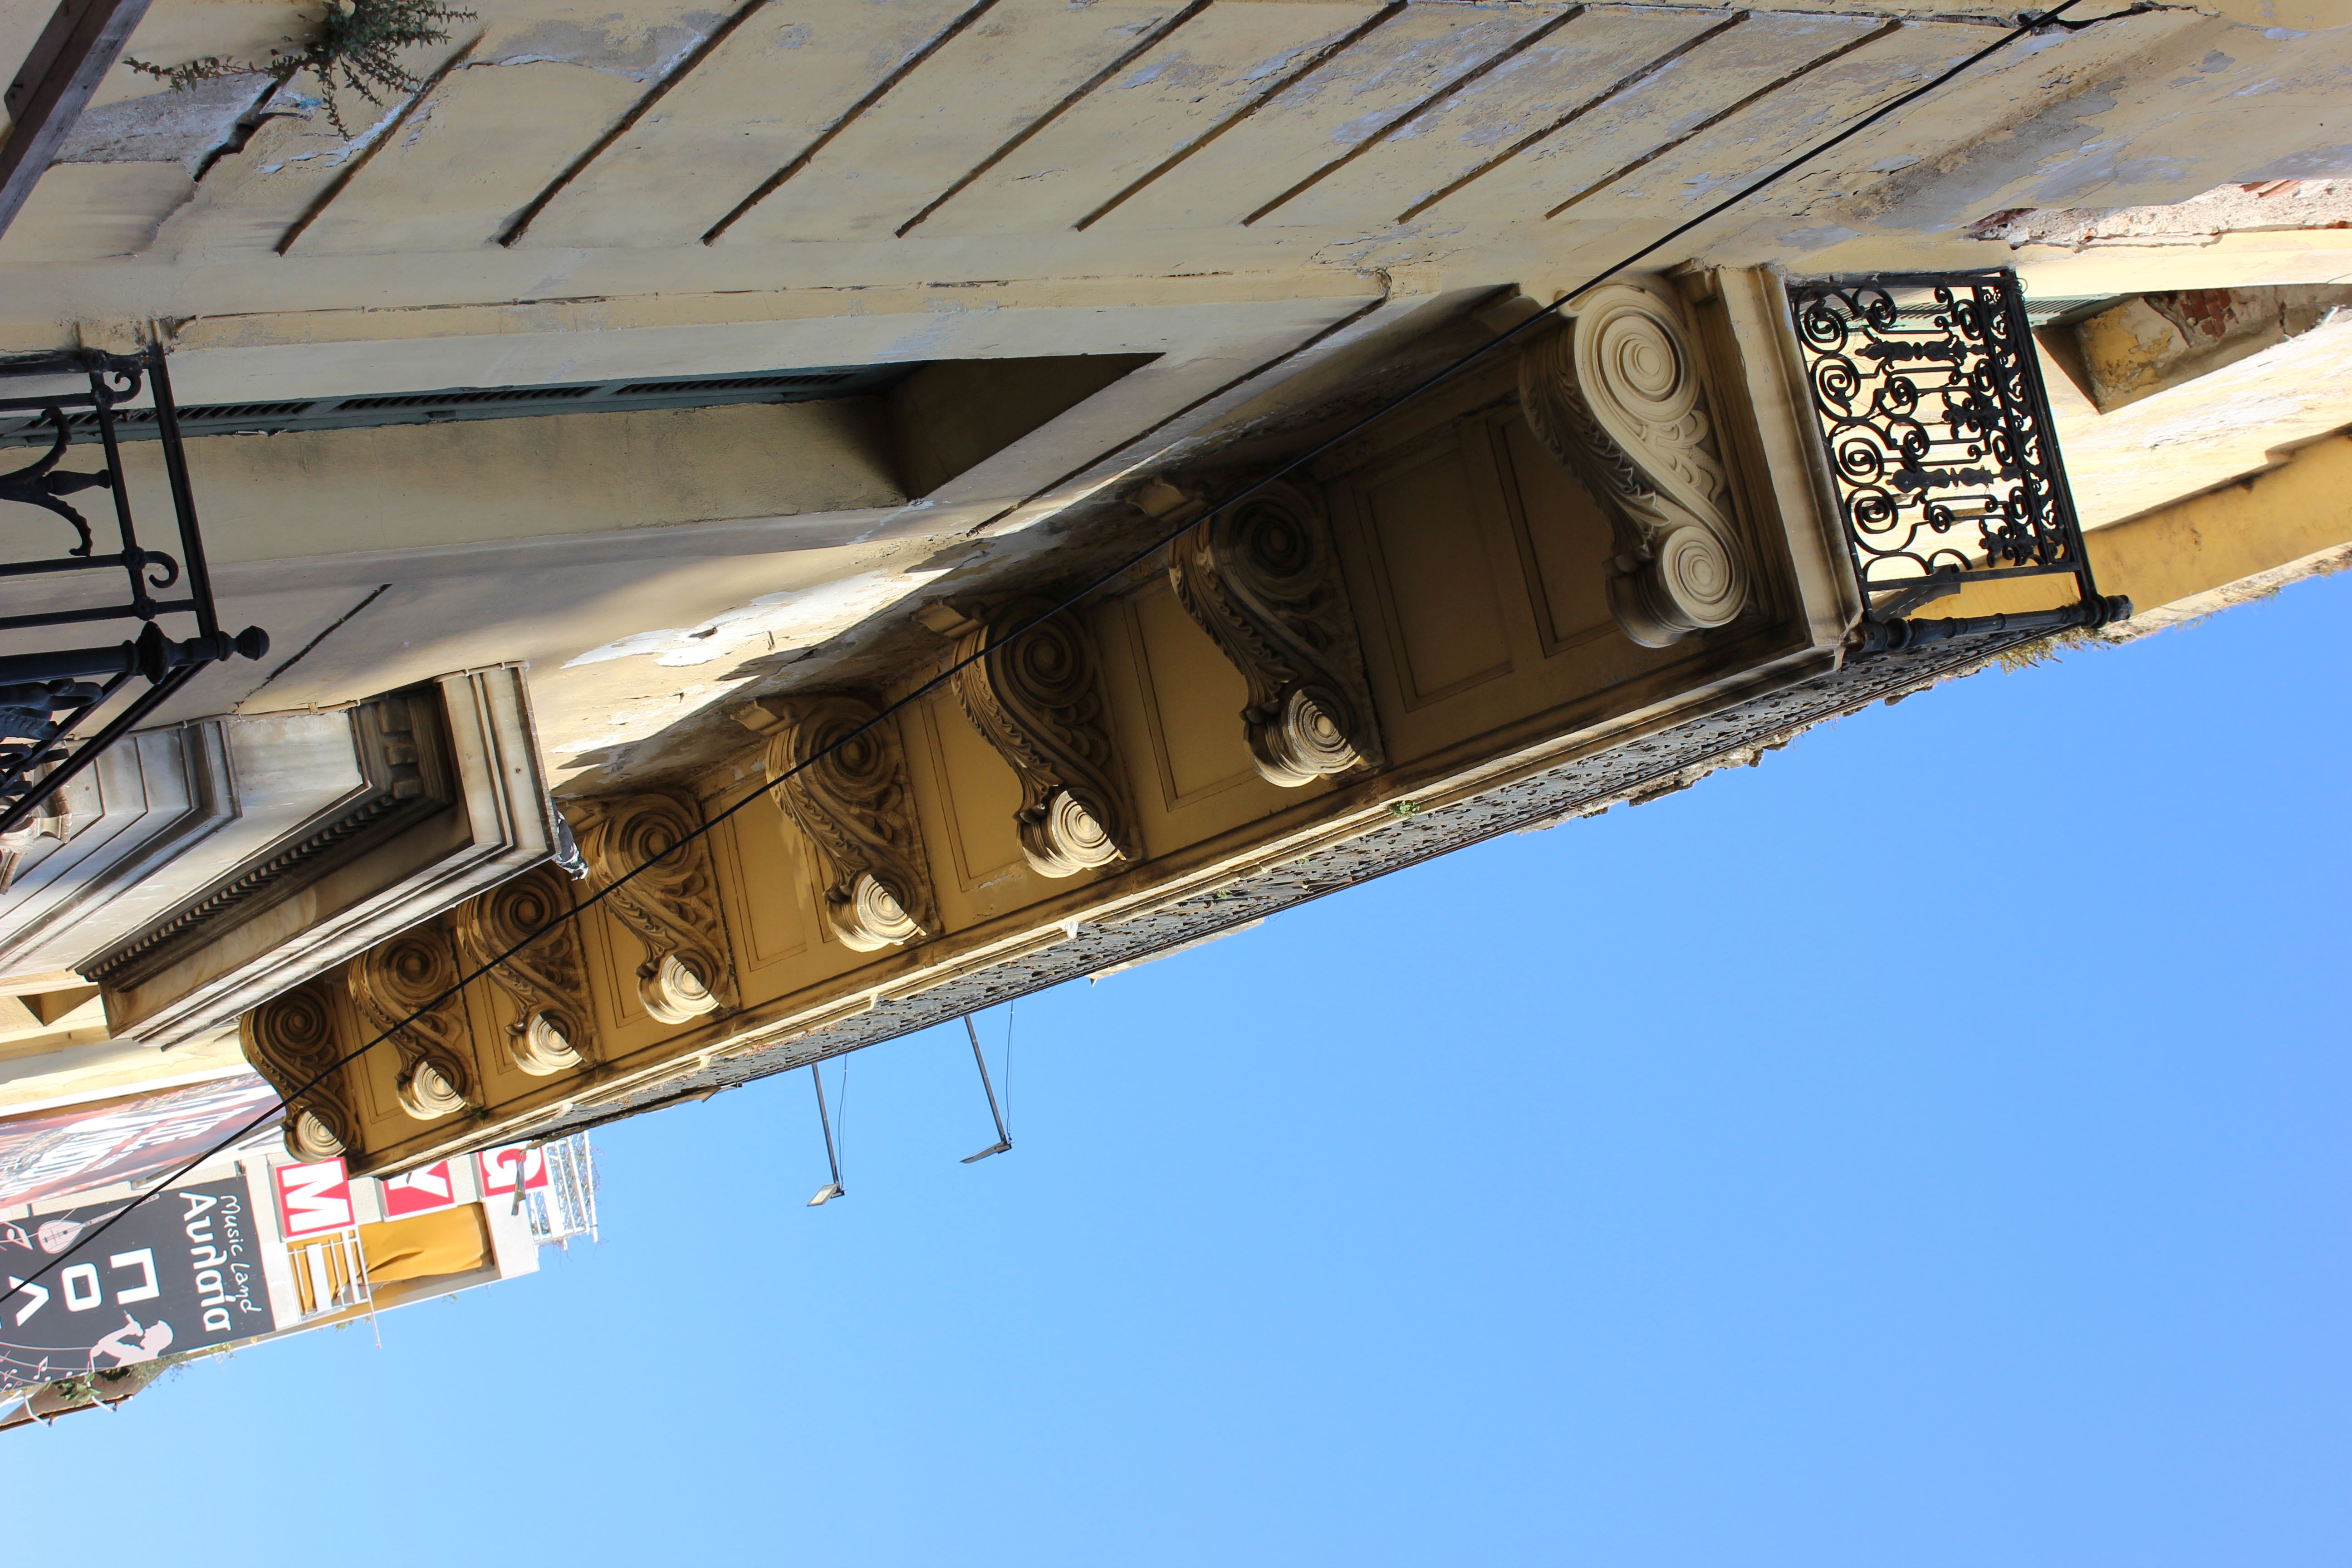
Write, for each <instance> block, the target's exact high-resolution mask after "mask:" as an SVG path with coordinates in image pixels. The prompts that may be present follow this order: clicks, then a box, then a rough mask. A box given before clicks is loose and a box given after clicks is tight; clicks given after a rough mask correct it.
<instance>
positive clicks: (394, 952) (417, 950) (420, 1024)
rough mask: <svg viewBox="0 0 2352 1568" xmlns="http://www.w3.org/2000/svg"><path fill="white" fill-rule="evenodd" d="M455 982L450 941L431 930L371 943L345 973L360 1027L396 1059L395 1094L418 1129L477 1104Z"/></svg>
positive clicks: (461, 1003)
mask: <svg viewBox="0 0 2352 1568" xmlns="http://www.w3.org/2000/svg"><path fill="white" fill-rule="evenodd" d="M457 974H458V970H457V954H456V953H454V952H451V951H450V949H449V939H448V937H447V935H446V933H444V932H443V931H440V930H439V929H438V928H437V927H434V926H429V925H428V926H419V927H417V928H415V929H414V930H411V931H402V932H401V933H400V934H399V935H398V936H395V937H392V938H390V939H389V940H387V941H384V942H378V943H376V944H375V945H374V946H373V947H372V948H370V949H368V950H367V951H366V952H363V953H362V954H360V955H359V957H357V958H355V959H353V960H352V962H351V963H350V964H349V965H348V966H347V967H346V968H345V969H344V971H343V980H344V983H345V984H347V985H348V986H349V987H350V988H351V994H352V1004H353V1005H356V1006H357V1007H358V1009H359V1015H360V1023H361V1024H362V1026H364V1027H365V1028H366V1029H367V1030H368V1032H369V1033H370V1034H371V1035H377V1034H382V1035H388V1036H389V1037H390V1039H391V1044H392V1047H393V1048H394V1050H396V1051H398V1052H399V1053H400V1076H399V1078H398V1079H396V1080H394V1087H395V1088H396V1089H397V1091H398V1093H399V1095H400V1106H401V1109H402V1110H405V1111H407V1112H408V1114H409V1115H411V1116H413V1117H415V1119H416V1120H417V1121H437V1120H438V1119H440V1118H441V1117H444V1116H448V1115H451V1114H453V1113H455V1112H457V1111H459V1110H464V1109H466V1107H467V1106H468V1105H471V1104H476V1103H478V1095H477V1092H476V1089H475V1086H474V1075H473V1072H472V1070H471V1068H470V1067H469V1065H468V1063H467V1058H468V1057H470V1056H471V1055H472V1052H471V1050H470V1049H469V1048H468V1041H467V1027H466V1010H465V1003H464V1000H463V999H462V998H461V997H459V996H457V994H455V993H456V990H457ZM445 993H448V994H446V995H445Z"/></svg>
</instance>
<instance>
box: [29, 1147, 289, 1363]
mask: <svg viewBox="0 0 2352 1568" xmlns="http://www.w3.org/2000/svg"><path fill="white" fill-rule="evenodd" d="M116 1215H121V1218H120V1220H118V1221H117V1223H115V1224H113V1225H111V1226H106V1228H105V1230H104V1231H103V1232H102V1233H101V1232H100V1229H99V1227H100V1226H104V1225H105V1224H106V1221H107V1220H109V1219H111V1218H114V1216H116ZM262 1245H263V1244H262V1240H261V1236H260V1232H259V1231H258V1229H257V1227H256V1226H255V1225H254V1223H253V1201H252V1199H251V1197H250V1196H249V1195H248V1194H247V1190H246V1184H245V1180H244V1178H243V1177H241V1176H226V1177H223V1178H221V1179H220V1180H217V1181H209V1182H194V1183H190V1184H187V1185H185V1186H180V1187H173V1188H172V1189H170V1190H169V1191H167V1192H161V1193H157V1194H154V1195H153V1196H152V1197H149V1198H147V1199H145V1200H144V1201H143V1202H141V1203H138V1204H135V1205H126V1204H125V1203H123V1202H116V1203H111V1204H94V1205H89V1206H87V1207H82V1208H70V1209H64V1210H61V1211H59V1212H58V1213H56V1214H47V1215H37V1216H36V1217H34V1218H31V1219H22V1220H10V1221H0V1277H5V1279H7V1282H8V1293H7V1294H6V1295H5V1297H0V1388H5V1387H20V1386H23V1385H25V1384H36V1383H46V1382H47V1381H49V1380H51V1379H53V1378H59V1377H74V1376H79V1375H81V1374H83V1373H92V1372H110V1371H111V1370H113V1369H114V1368H116V1367H119V1366H129V1365H131V1364H132V1363H137V1362H142V1361H152V1360H154V1359H155V1358H156V1357H157V1356H161V1355H173V1354H179V1353H182V1352H187V1351H196V1350H204V1349H206V1348H208V1347H210V1346H213V1345H219V1344H225V1343H226V1342H229V1341H232V1340H242V1339H248V1338H251V1337H252V1336H253V1335H255V1334H264V1333H268V1332H269V1331H270V1330H271V1329H272V1328H274V1327H275V1326H276V1324H275V1322H274V1321H273V1320H272V1318H271V1316H270V1310H269V1289H268V1286H267V1285H265V1284H264V1283H263V1281H262V1273H261V1247H262ZM52 1265H54V1267H52ZM44 1269H46V1270H47V1272H43V1270H44Z"/></svg>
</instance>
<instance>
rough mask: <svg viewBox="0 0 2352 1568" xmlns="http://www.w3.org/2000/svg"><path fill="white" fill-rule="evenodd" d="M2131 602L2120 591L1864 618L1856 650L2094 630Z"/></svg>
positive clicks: (2125, 613)
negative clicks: (1997, 608)
mask: <svg viewBox="0 0 2352 1568" xmlns="http://www.w3.org/2000/svg"><path fill="white" fill-rule="evenodd" d="M2131 613H2132V602H2131V601H2130V600H2129V599H2127V598H2126V597H2125V596H2124V595H2120V594H2116V595H2108V596H2106V597H2104V598H2097V599H2092V600H2089V601H2086V602H2085V603H2083V604H2079V605H2067V606H2065V608H2063V609H2058V610H2021V611H2018V612H2017V613H2016V614H2014V615H2006V616H1950V617H1948V618H1946V619H1942V620H1936V619H1927V618H1922V619H1918V620H1899V619H1898V620H1892V621H1865V622H1864V623H1863V625H1862V626H1861V628H1860V636H1861V638H1862V640H1861V642H1860V643H1859V644H1857V645H1856V646H1855V647H1854V651H1855V652H1856V653H1895V652H1900V651H1901V650H1902V649H1904V648H1906V647H1925V646H1926V645H1927V644H1928V643H1939V642H1949V641H1951V640H1952V639H1953V638H1954V637H1978V636H1980V635H1982V634H1984V633H1987V632H2058V631H2064V630H2066V629H2067V628H2069V627H2071V626H2081V627H2084V628H2085V629H2087V630H2096V629H2097V628H2098V627H2100V626H2105V625H2107V624H2108V623H2109V622H2111V621H2125V620H2129V619H2130V618H2131Z"/></svg>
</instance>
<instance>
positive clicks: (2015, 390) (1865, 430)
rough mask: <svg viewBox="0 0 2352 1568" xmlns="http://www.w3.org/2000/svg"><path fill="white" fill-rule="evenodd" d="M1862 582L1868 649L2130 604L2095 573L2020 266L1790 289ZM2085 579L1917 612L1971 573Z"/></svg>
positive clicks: (2109, 612)
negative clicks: (1975, 609) (2025, 596)
mask: <svg viewBox="0 0 2352 1568" xmlns="http://www.w3.org/2000/svg"><path fill="white" fill-rule="evenodd" d="M1789 298H1790V309H1791V310H1792V311H1793V313H1794V316H1795V319H1796V329H1797V341H1798V343H1799V345H1800V346H1801V351H1802V353H1803V357H1804V365H1805V379H1806V383H1807V385H1808V387H1809V389H1810V390H1811V397H1812V407H1813V412H1814V414H1815V415H1816V416H1818V418H1819V420H1820V424H1821V430H1822V449H1823V452H1824V454H1825V455H1826V457H1827V458H1828V467H1829V474H1830V480H1831V484H1832V488H1833V489H1834V490H1835V493H1836V497H1837V504H1838V511H1839V515H1840V518H1841V521H1843V525H1844V531H1845V541H1846V545H1847V548H1848V550H1849V551H1850V552H1851V554H1852V558H1853V570H1854V575H1855V577H1856V579H1857V580H1858V581H1859V583H1860V584H1861V587H1862V594H1863V602H1864V620H1863V625H1862V628H1861V632H1860V643H1859V647H1858V648H1857V649H1856V651H1858V652H1864V653H1877V652H1883V651H1885V650H1887V649H1890V648H1901V647H1912V646H1915V645H1916V644H1920V643H1926V642H1936V641H1941V640H1944V639H1946V638H1948V637H1969V636H1974V635H1978V634H1981V633H1986V632H2002V631H2031V632H2048V631H2059V630H2063V629H2065V628H2067V627H2074V626H2089V627H2095V626H2105V625H2106V624H2107V623H2108V622H2110V621H2115V620H2120V619H2122V618H2124V617H2126V616H2129V615H2130V614H2131V601H2130V600H2128V599H2126V598H2121V597H2106V596H2103V595H2101V594H2100V593H2099V591H2098V586H2097V584H2095V582H2094V581H2093V579H2092V574H2091V560H2090V556H2089V554H2088V553H2087V552H2085V551H2084V547H2083V529H2082V524H2081V522H2080V521H2078V520H2077V518H2076V517H2075V514H2074V497H2073V495H2072V494H2071V493H2070V492H2069V490H2068V489H2067V488H2066V469H2065V465H2064V464H2063V461H2062V460H2061V459H2060V457H2059V453H2058V434H2057V430H2056V427H2055V426H2054V425H2053V422H2052V419H2051V415H2050V400H2049V396H2048V395H2047V393H2046V392H2045V390H2044V389H2043V386H2042V367H2041V362H2040V361H2039V360H2038V359H2037V358H2036V357H2035V353H2034V343H2033V332H2032V327H2031V326H2030V325H2029V324H2028V321H2027V318H2026V307H2025V299H2024V295H2023V293H2022V292H2021V290H2020V289H2019V288H2018V283H2017V275H2016V274H2015V273H2013V272H2005V271H2003V272H1958V273H1932V274H1916V275H1909V276H1902V277H1883V278H1861V279H1853V278H1839V279H1820V280H1816V281H1810V282H1803V283H1795V284H1791V285H1790V289H1789ZM2048 576H2063V577H2071V578H2073V579H2074V603H2073V604H2071V605H2064V606H2063V607H2060V608H2057V609H2049V610H2032V611H2025V612H2013V613H2011V614H2008V615H2000V616H1949V617H1944V618H1925V617H1914V618H1906V617H1908V616H1909V613H1910V612H1911V611H1913V610H1916V609H1917V608H1918V607H1919V606H1920V605H1925V604H1927V603H1928V602H1929V601H1931V600H1934V599H1937V598H1941V597H1943V596H1945V595H1950V594H1957V593H1958V592H1959V591H1960V590H1961V589H1962V588H1964V587H1965V586H1967V585H1968V584H1970V583H1984V582H1998V581H2001V580H2003V579H2008V578H2018V577H2048Z"/></svg>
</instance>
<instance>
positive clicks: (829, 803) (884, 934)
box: [768, 692, 940, 952]
mask: <svg viewBox="0 0 2352 1568" xmlns="http://www.w3.org/2000/svg"><path fill="white" fill-rule="evenodd" d="M783 714H784V719H783V729H782V733H780V734H778V735H777V736H776V737H775V739H773V740H772V741H771V742H768V778H769V780H770V786H769V787H770V792H771V793H772V795H774V796H775V799H776V804H777V805H780V806H782V808H783V811H784V815H785V816H788V817H790V818H792V820H793V823H794V824H795V825H796V826H798V827H799V828H800V830H801V831H802V832H803V834H805V835H807V837H808V840H809V842H810V843H811V844H812V845H814V847H815V848H816V856H817V871H818V880H819V882H820V883H821V885H822V886H823V889H824V909H825V919H826V921H827V922H828V923H829V924H830V925H831V926H832V928H833V933H834V935H835V936H836V937H839V938H840V939H841V942H842V945H843V946H845V947H848V948H851V949H854V950H856V951H857V952H874V951H875V950H877V949H879V948H885V947H895V946H897V945H898V943H900V942H908V941H910V940H912V939H913V938H915V937H918V936H921V935H923V934H925V933H926V932H930V931H938V930H939V929H940V921H939V916H938V915H937V913H935V912H934V904H933V902H932V898H931V879H930V872H929V867H928V865H927V863H926V862H925V860H924V858H923V836H922V829H921V828H920V827H919V826H918V825H917V823H916V820H915V802H914V796H913V795H912V794H911V793H910V792H909V791H908V787H907V761H906V757H905V756H904V754H903V753H902V752H900V751H899V749H898V728H897V725H896V721H893V720H889V719H883V718H880V717H879V714H880V710H879V709H877V708H876V707H875V706H874V704H873V703H871V702H868V701H867V700H865V699H864V698H862V697H855V696H851V695H849V694H848V693H845V692H841V693H835V694H833V695H830V696H824V697H811V698H803V699H798V700H793V701H792V702H790V703H788V704H785V705H784V706H783ZM835 742H839V746H838V749H836V750H835V751H833V752H831V753H829V754H824V753H825V748H826V747H828V746H832V745H835ZM811 759H816V760H815V761H814V763H813V764H812V765H810V766H806V767H803V766H802V764H803V763H810V762H811ZM795 768H798V769H800V771H799V772H797V773H794V772H793V769H795Z"/></svg>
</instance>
